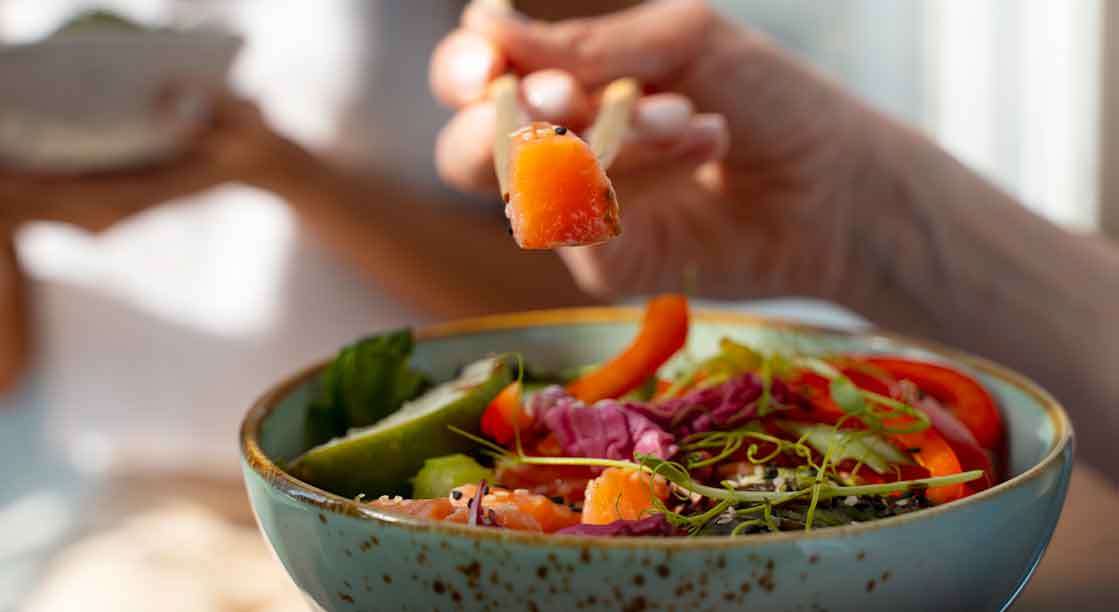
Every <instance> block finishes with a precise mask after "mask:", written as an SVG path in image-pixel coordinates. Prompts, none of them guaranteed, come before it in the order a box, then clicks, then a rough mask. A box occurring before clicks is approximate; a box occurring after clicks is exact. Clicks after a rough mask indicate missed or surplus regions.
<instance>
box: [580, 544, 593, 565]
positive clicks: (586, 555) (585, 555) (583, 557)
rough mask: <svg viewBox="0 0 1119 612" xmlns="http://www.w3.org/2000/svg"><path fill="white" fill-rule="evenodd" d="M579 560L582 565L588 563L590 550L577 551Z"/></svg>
mask: <svg viewBox="0 0 1119 612" xmlns="http://www.w3.org/2000/svg"><path fill="white" fill-rule="evenodd" d="M579 560H580V561H582V562H583V563H590V562H591V550H590V549H589V548H585V547H584V548H581V549H579Z"/></svg>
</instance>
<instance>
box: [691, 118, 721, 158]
mask: <svg viewBox="0 0 1119 612" xmlns="http://www.w3.org/2000/svg"><path fill="white" fill-rule="evenodd" d="M688 136H689V138H688V139H689V140H691V141H693V142H703V143H709V144H710V143H713V144H714V149H715V151H716V155H715V156H716V157H721V156H722V155H723V154H724V153H725V152H726V149H727V147H729V146H730V132H729V131H728V129H727V120H726V117H723V116H722V115H718V114H714V113H705V114H701V115H695V116H694V117H692V118H691V120H690V121H689V122H688Z"/></svg>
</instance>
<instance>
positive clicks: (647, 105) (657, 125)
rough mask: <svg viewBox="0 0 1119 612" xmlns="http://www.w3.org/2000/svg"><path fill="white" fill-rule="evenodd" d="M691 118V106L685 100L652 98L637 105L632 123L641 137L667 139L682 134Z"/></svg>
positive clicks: (671, 97)
mask: <svg viewBox="0 0 1119 612" xmlns="http://www.w3.org/2000/svg"><path fill="white" fill-rule="evenodd" d="M691 118H692V105H691V103H690V102H688V101H687V100H686V99H685V98H681V97H679V96H665V97H655V96H654V97H650V98H649V99H646V100H644V101H643V102H642V103H641V104H639V105H638V107H637V112H635V113H634V118H633V122H634V129H635V131H637V132H638V133H639V134H640V135H641V136H642V137H646V138H650V139H669V138H674V137H676V136H678V135H679V134H680V133H681V132H683V131H684V129H686V128H687V127H688V121H689V120H690V119H691Z"/></svg>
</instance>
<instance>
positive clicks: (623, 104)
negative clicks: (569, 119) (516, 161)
mask: <svg viewBox="0 0 1119 612" xmlns="http://www.w3.org/2000/svg"><path fill="white" fill-rule="evenodd" d="M475 1H476V2H480V3H483V4H487V5H489V6H490V8H492V9H495V10H499V11H512V10H513V3H512V0H475ZM519 85H520V83H519V81H518V79H517V77H516V75H513V74H506V75H503V76H501V77H498V78H497V79H496V80H495V81H494V82H493V83H491V84H490V87H489V97H490V99H491V100H493V103H494V106H495V108H496V110H497V119H496V125H495V130H494V149H493V164H494V171H495V172H496V173H497V182H498V184H499V185H500V188H501V193H502V194H505V193H506V192H507V189H506V187H507V185H508V183H509V152H510V148H511V143H510V141H509V136H510V135H511V134H512V133H513V132H515V131H517V129H518V128H520V127H521V126H522V125H524V124H525V120H524V117H523V116H522V115H521V107H520V101H519V92H518V90H519ZM640 89H641V88H640V87H639V86H638V83H637V80H636V79H631V78H622V79H618V80H616V81H613V82H612V83H610V84H609V85H607V86H606V89H605V90H604V91H603V92H602V103H601V105H600V106H599V109H598V114H597V115H596V116H595V120H594V123H592V124H591V127H590V129H589V130H588V131H587V144H588V145H589V146H590V147H591V151H592V152H593V153H594V155H595V158H596V159H598V163H599V165H600V166H602V169H603V170H605V169H607V168H609V167H610V164H611V163H613V162H614V158H615V157H617V156H618V152H619V151H620V150H621V148H622V142H623V140H624V139H625V135H626V129H627V128H628V127H629V120H630V114H631V113H632V112H633V107H634V105H635V104H636V103H637V98H638V96H639V94H640Z"/></svg>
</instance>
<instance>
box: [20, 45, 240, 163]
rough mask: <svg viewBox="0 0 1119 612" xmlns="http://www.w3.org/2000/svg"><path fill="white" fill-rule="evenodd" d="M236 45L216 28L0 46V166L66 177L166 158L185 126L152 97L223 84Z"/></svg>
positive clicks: (200, 114) (237, 47)
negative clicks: (178, 86)
mask: <svg viewBox="0 0 1119 612" xmlns="http://www.w3.org/2000/svg"><path fill="white" fill-rule="evenodd" d="M241 44H242V40H241V39H240V38H239V37H238V36H236V35H233V34H229V33H226V32H221V31H217V30H195V31H190V30H187V31H176V30H155V31H153V30H139V31H131V30H103V31H85V32H75V33H72V34H68V35H66V36H54V37H51V38H48V39H45V40H43V41H40V42H35V43H31V44H19V45H0V163H3V164H6V165H10V166H15V167H19V168H22V169H25V170H30V171H36V172H49V173H67V172H96V171H106V170H118V169H124V168H129V167H135V166H139V165H145V164H150V163H155V162H158V161H160V160H164V159H166V158H168V157H169V156H171V155H173V154H174V153H175V152H176V150H177V149H178V146H179V144H180V143H181V142H182V134H183V132H184V127H186V125H185V124H184V123H183V122H182V121H170V120H168V118H167V117H166V115H163V116H161V114H160V113H159V112H157V109H156V100H157V97H158V96H159V94H160V93H161V92H162V91H163V88H164V87H165V86H166V85H168V84H169V83H173V82H189V83H194V84H199V85H203V86H208V85H216V84H221V83H223V82H224V81H225V79H226V76H227V74H228V72H229V69H230V67H231V66H232V64H233V60H234V59H235V57H236V55H237V52H238V51H239V49H240V47H241ZM195 110H201V109H195ZM193 114H194V115H195V116H196V117H201V116H202V115H203V114H202V113H200V112H195V113H193Z"/></svg>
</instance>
